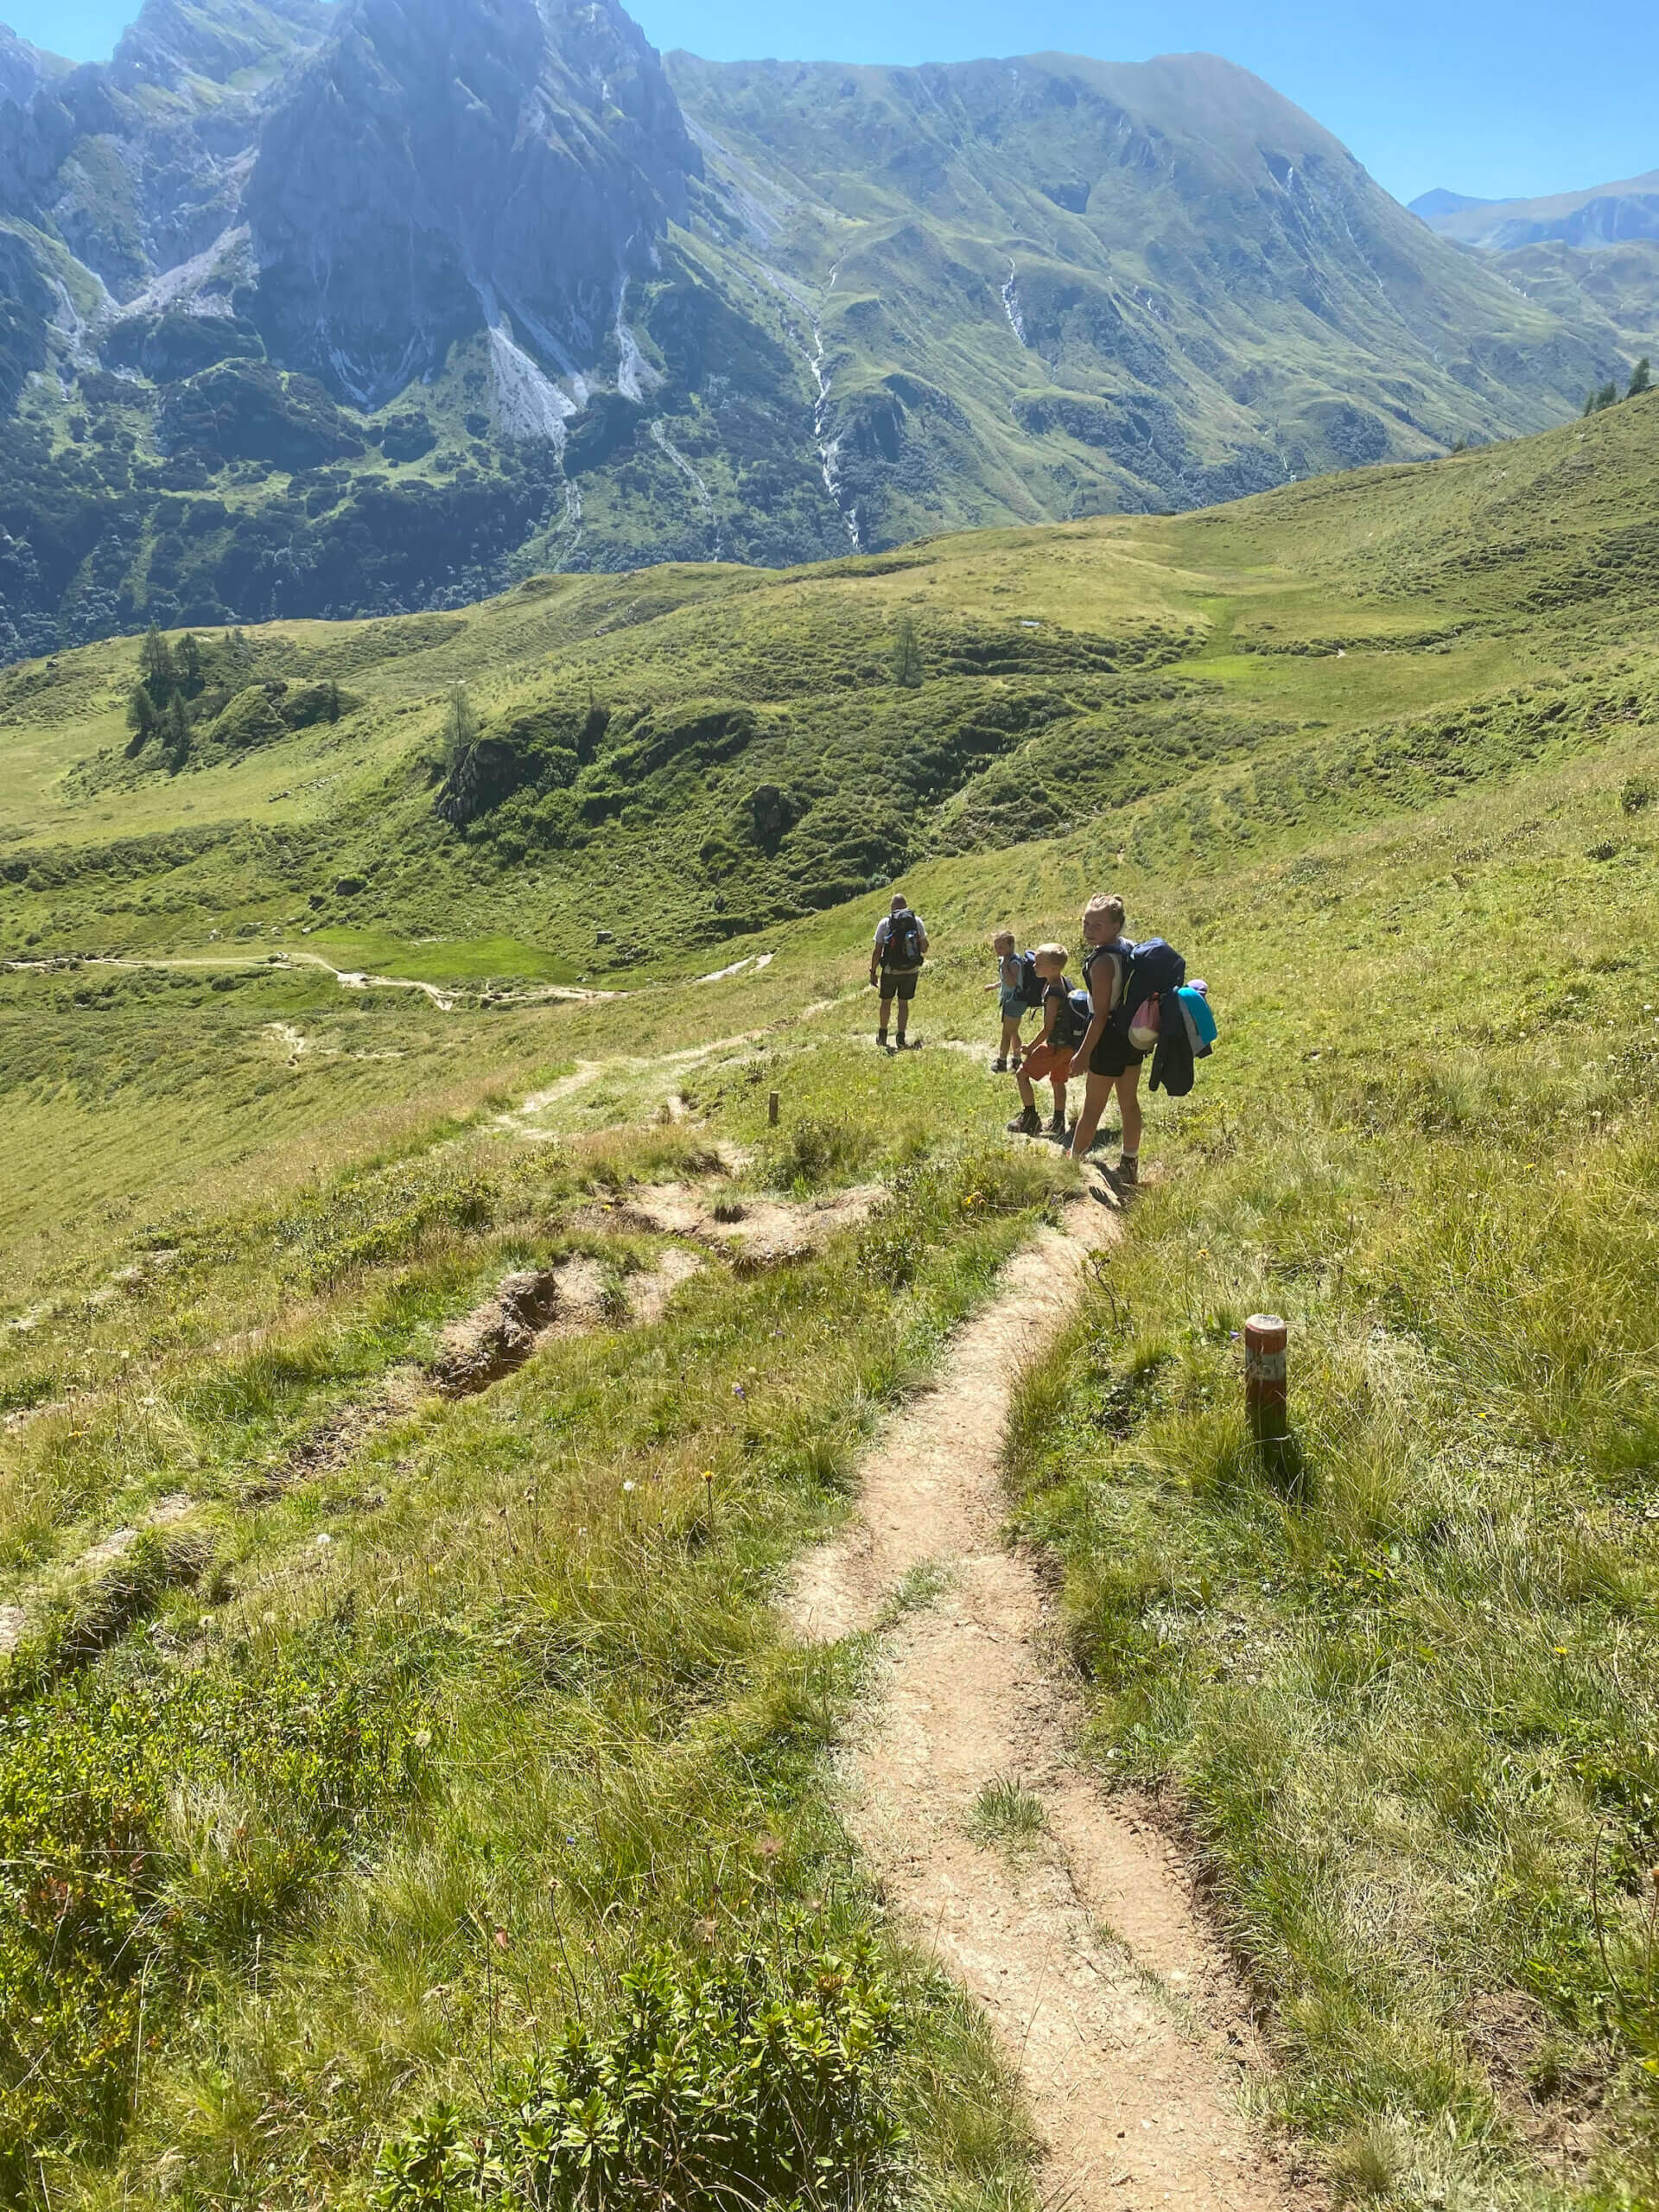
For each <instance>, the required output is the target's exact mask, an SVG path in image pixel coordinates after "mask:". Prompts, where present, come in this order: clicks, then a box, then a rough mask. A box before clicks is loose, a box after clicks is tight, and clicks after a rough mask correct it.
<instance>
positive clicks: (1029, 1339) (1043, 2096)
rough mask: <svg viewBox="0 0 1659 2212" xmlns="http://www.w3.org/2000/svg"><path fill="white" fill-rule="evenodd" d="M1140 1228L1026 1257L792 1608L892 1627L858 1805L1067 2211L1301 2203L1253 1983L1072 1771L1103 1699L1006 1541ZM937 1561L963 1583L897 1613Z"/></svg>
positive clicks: (1253, 2208)
mask: <svg viewBox="0 0 1659 2212" xmlns="http://www.w3.org/2000/svg"><path fill="white" fill-rule="evenodd" d="M1117 1228H1118V1224H1117V1222H1116V1218H1115V1217H1114V1216H1113V1215H1112V1214H1110V1213H1109V1212H1105V1211H1103V1210H1102V1208H1101V1207H1100V1206H1098V1205H1092V1204H1090V1203H1089V1202H1088V1201H1087V1200H1085V1201H1084V1202H1083V1203H1082V1204H1080V1205H1072V1206H1071V1207H1070V1208H1069V1209H1068V1211H1067V1214H1066V1217H1065V1224H1064V1226H1063V1227H1062V1228H1061V1229H1059V1230H1045V1231H1044V1232H1043V1233H1042V1234H1041V1235H1039V1236H1038V1237H1037V1238H1036V1239H1035V1240H1034V1241H1033V1243H1031V1244H1029V1245H1027V1247H1026V1248H1025V1249H1023V1250H1022V1251H1021V1252H1020V1253H1019V1254H1018V1255H1016V1256H1015V1258H1014V1260H1012V1261H1011V1262H1009V1264H1008V1266H1007V1268H1005V1269H1004V1271H1003V1274H1002V1276H1001V1284H1000V1287H999V1290H998V1294H997V1296H996V1298H995V1301H994V1302H993V1303H992V1304H991V1305H990V1306H988V1308H987V1309H986V1310H985V1311H984V1312H983V1313H981V1314H980V1315H979V1316H978V1318H977V1319H975V1320H974V1321H972V1322H970V1323H969V1325H967V1326H965V1327H964V1328H963V1330H962V1331H961V1332H959V1333H958V1335H957V1338H956V1339H955V1342H954V1344H953V1347H952V1349H951V1351H950V1354H949V1357H948V1358H947V1362H946V1364H945V1367H944V1372H943V1374H942V1375H941V1376H940V1379H939V1382H938V1387H937V1388H936V1389H933V1390H931V1391H930V1392H928V1393H927V1394H926V1395H924V1396H922V1397H920V1398H918V1400H917V1401H916V1402H915V1403H914V1404H913V1405H912V1406H910V1407H908V1408H906V1410H905V1411H904V1412H903V1413H901V1414H899V1416H898V1417H897V1418H896V1419H895V1420H894V1421H892V1422H891V1423H890V1424H889V1425H888V1427H887V1429H886V1431H885V1433H883V1435H882V1437H881V1439H880V1441H879V1442H878V1444H877V1445H876V1446H874V1449H873V1451H872V1452H870V1454H869V1456H868V1459H867V1461H866V1463H865V1465H864V1469H863V1478H862V1487H861V1510H860V1516H859V1519H858V1521H857V1522H855V1524H854V1526H853V1527H852V1529H850V1530H849V1532H848V1533H847V1534H845V1535H843V1536H842V1537H840V1538H838V1539H837V1540H836V1541H835V1542H834V1543H832V1544H829V1545H825V1546H823V1547H821V1548H819V1549H817V1551H815V1552H813V1553H811V1554H809V1555H808V1556H807V1558H806V1559H805V1560H803V1561H802V1562H801V1565H800V1567H799V1568H798V1572H797V1574H796V1577H795V1580H794V1582H793V1585H792V1587H791V1592H790V1595H789V1599H788V1600H787V1606H788V1611H789V1615H790V1618H791V1622H792V1624H793V1625H794V1627H795V1628H796V1630H797V1631H798V1633H799V1634H800V1635H801V1636H802V1637H804V1638H806V1639H809V1640H814V1641H830V1640H833V1639H835V1638H836V1637H842V1636H845V1635H848V1634H850V1633H852V1632H854V1631H855V1630H869V1629H873V1628H878V1627H880V1626H881V1624H883V1623H884V1622H886V1623H887V1626H886V1627H885V1629H884V1630H883V1632H882V1634H881V1636H880V1642H879V1645H878V1649H879V1652H880V1669H879V1675H878V1681H877V1684H876V1687H875V1688H874V1691H873V1694H872V1695H871V1697H870V1699H869V1700H868V1704H867V1706H866V1707H865V1710H864V1712H863V1714H862V1716H861V1723H860V1724H859V1725H858V1726H856V1727H855V1735H854V1740H853V1742H852V1744H851V1745H850V1747H849V1750H848V1751H846V1752H845V1753H844V1754H843V1757H842V1780H843V1784H844V1790H845V1796H846V1800H847V1803H846V1808H845V1810H846V1817H847V1819H848V1821H849V1826H850V1827H851V1828H852V1831H853V1833H854V1834H855V1836H856V1837H857V1839H858V1840H859V1842H860V1843H861V1845H862V1847H864V1849H865V1851H866V1852H867V1853H868V1856H869V1858H870V1859H871V1861H872V1863H873V1865H874V1868H875V1870H876V1872H877V1875H878V1878H880V1882H881V1885H882V1887H883V1890H884V1891H885V1893H886V1895H887V1898H888V1900H889V1902H890V1903H891V1904H893V1906H894V1907H895V1908H896V1910H898V1911H899V1914H900V1915H901V1916H903V1918H904V1919H905V1920H906V1921H907V1922H908V1923H909V1924H910V1927H911V1929H912V1934H913V1935H914V1936H915V1937H916V1938H917V1940H918V1942H921V1943H922V1944H923V1945H924V1946H925V1947H926V1948H931V1949H932V1950H933V1951H934V1953H935V1954H936V1955H937V1956H938V1959H939V1960H940V1961H941V1963H942V1964H943V1965H944V1967H946V1968H947V1969H948V1970H949V1971H950V1973H951V1974H953V1975H954V1976H955V1977H956V1979H957V1980H958V1981H959V1982H960V1983H961V1984H962V1985H963V1986H964V1987H965V1988H966V1989H967V1990H969V1992H970V1993H971V1994H972V1995H973V1996H974V1997H975V1998H976V1999H978V2000H979V2002H980V2003H981V2004H982V2005H983V2006H984V2007H985V2008H986V2011H987V2012H988V2016H989V2018H990V2019H991V2021H992V2023H993V2025H994V2027H995V2031H996V2033H997V2035H998V2036H999V2037H1000V2039H1001V2043H1002V2044H1003V2047H1004V2049H1005V2050H1006V2051H1007V2055H1008V2056H1009V2057H1010V2059H1011V2060H1012V2061H1013V2062H1014V2064H1015V2065H1016V2066H1017V2067H1018V2069H1019V2070H1020V2075H1021V2077H1022V2080H1023V2082H1024V2087H1025V2091H1026V2094H1027V2100H1028V2101H1029V2104H1030V2107H1031V2110H1032V2113H1033V2117H1034V2119H1035V2120H1036V2123H1037V2126H1038V2129H1039V2133H1040V2135H1041V2137H1042V2139H1043V2141H1044V2143H1045V2145H1046V2157H1045V2158H1044V2161H1043V2164H1042V2168H1041V2174H1040V2183H1041V2190H1042V2197H1043V2202H1044V2203H1045V2204H1046V2205H1047V2206H1049V2207H1052V2208H1054V2212H1062V2208H1063V2212H1096V2208H1107V2207H1110V2208H1115V2212H1162V2208H1164V2207H1166V2206H1167V2207H1173V2208H1178V2209H1179V2212H1270V2209H1271V2212H1285V2208H1287V2207H1289V2206H1290V2205H1292V2204H1293V2203H1305V2202H1306V2198H1305V2197H1303V2196H1302V2195H1301V2193H1300V2191H1293V2190H1292V2188H1291V2186H1290V2184H1289V2183H1288V2182H1287V2177H1286V2176H1285V2175H1284V2173H1283V2171H1282V2170H1281V2168H1280V2167H1279V2166H1278V2165H1277V2164H1275V2163H1274V2160H1273V2159H1272V2158H1270V2156H1269V2155H1268V2152H1267V2150H1266V2148H1265V2146H1264V2145H1263V2144H1262V2140H1261V2139H1260V2137H1259V2135H1258V2133H1256V2131H1255V2129H1254V2128H1253V2127H1252V2126H1251V2125H1250V2123H1249V2121H1248V2120H1247V2119H1246V2118H1245V2117H1244V2114H1243V2110H1242V2108H1241V2103H1240V2091H1241V2089H1242V2088H1243V2082H1244V2075H1245V2069H1246V2066H1247V2064H1248V2063H1249V2062H1250V2061H1251V2060H1252V2059H1253V2058H1254V2057H1255V2056H1257V2053H1256V2049H1255V2038H1254V2036H1253V2033H1252V2030H1251V2027H1250V2024H1249V2015H1248V2012H1247V2010H1246V2007H1245V2005H1244V2002H1243V1997H1242V1995H1241V1993H1240V1991H1239V1990H1238V1988H1237V1986H1236V1983H1235V1982H1234V1980H1233V1979H1232V1976H1231V1974H1230V1972H1229V1970H1228V1967H1227V1963H1226V1961H1225V1960H1224V1956H1223V1955H1222V1953H1221V1950H1220V1948H1219V1946H1218V1945H1217V1942H1216V1941H1215V1939H1214V1937H1213V1936H1211V1934H1210V1932H1209V1931H1208V1929H1206V1927H1205V1923H1204V1922H1203V1920H1202V1918H1201V1916H1200V1915H1199V1913H1198V1910H1197V1909H1196V1907H1195V1904H1194V1902H1193V1899H1192V1893H1191V1891H1190V1888H1189V1885H1188V1884H1187V1882H1186V1880H1185V1877H1184V1874H1183V1871H1182V1868H1181V1866H1180V1864H1179V1859H1178V1857H1177V1854H1176V1853H1175V1852H1174V1850H1173V1847H1171V1846H1170V1845H1169V1844H1168V1843H1167V1841H1166V1839H1165V1838H1164V1836H1163V1835H1161V1834H1160V1832H1159V1830H1158V1828H1157V1827H1156V1826H1155V1825H1154V1822H1153V1821H1151V1820H1150V1819H1149V1818H1147V1817H1146V1815H1145V1811H1144V1808H1140V1807H1137V1805H1136V1804H1135V1802H1130V1801H1126V1800H1124V1799H1122V1798H1117V1799H1114V1800H1111V1801H1108V1800H1106V1799H1104V1798H1103V1797H1101V1796H1098V1795H1096V1792H1095V1790H1094V1789H1093V1788H1092V1787H1091V1786H1090V1783H1089V1782H1088V1781H1087V1780H1086V1779H1085V1778H1084V1776H1083V1774H1082V1773H1081V1772H1080V1771H1079V1770H1077V1767H1076V1766H1075V1765H1074V1764H1073V1763H1072V1758H1071V1745H1072V1744H1073V1742H1074V1741H1075V1739H1076V1736H1077V1730H1078V1728H1079V1726H1080V1724H1081V1721H1082V1718H1083V1714H1082V1707H1081V1701H1080V1700H1079V1698H1078V1696H1077V1691H1076V1688H1075V1685H1074V1683H1073V1682H1072V1681H1071V1676H1070V1674H1069V1670H1068V1669H1067V1667H1066V1664H1065V1657H1064V1655H1063V1653H1062V1652H1061V1650H1060V1649H1058V1632H1057V1625H1056V1623H1055V1621H1054V1618H1053V1617H1052V1609H1051V1607H1050V1605H1049V1603H1048V1601H1047V1599H1046V1595H1045V1592H1044V1587H1043V1584H1042V1581H1041V1580H1040V1579H1039V1572H1038V1568H1037V1566H1036V1564H1035V1562H1034V1561H1033V1560H1032V1559H1030V1558H1029V1557H1027V1556H1026V1555H1024V1554H1021V1553H1020V1552H1018V1551H1013V1550H1010V1549H1009V1548H1007V1544H1006V1543H1005V1541H1003V1538H1002V1534H1001V1530H1002V1526H1003V1523H1004V1521H1005V1518H1006V1514H1007V1500H1006V1497H1005V1496H1004V1493H1003V1490H1002V1484H1001V1450H1002V1440H1003V1432H1004V1427H1005V1424H1006V1421H1007V1410H1008V1403H1009V1398H1010V1395H1011V1391H1012V1388H1013V1385H1014V1379H1015V1377H1016V1376H1017V1374H1018V1372H1019V1370H1020V1367H1021V1366H1022V1364H1024V1363H1025V1362H1026V1361H1027V1360H1028V1359H1029V1358H1030V1357H1032V1355H1033V1353H1034V1352H1035V1351H1038V1350H1039V1349H1040V1348H1041V1347H1042V1346H1043V1345H1044V1344H1046V1343H1047V1342H1048V1341H1050V1340H1051V1339H1052V1337H1053V1336H1054V1335H1055V1334H1056V1332H1058V1330H1059V1328H1060V1327H1061V1326H1062V1325H1063V1324H1064V1322H1065V1319H1067V1317H1068V1316H1069V1314H1070V1313H1071V1308H1072V1306H1073V1305H1074V1304H1075V1302H1076V1300H1077V1293H1078V1289H1079V1287H1080V1281H1081V1276H1082V1273H1083V1269H1084V1263H1085V1262H1086V1260H1087V1258H1088V1256H1089V1253H1090V1249H1091V1248H1092V1247H1093V1246H1095V1245H1097V1244H1100V1243H1109V1242H1111V1241H1113V1240H1114V1239H1115V1237H1116V1232H1117ZM924 1567H925V1568H931V1570H933V1575H932V1578H931V1580H933V1581H934V1584H935V1586H936V1587H937V1588H938V1592H939V1594H938V1596H937V1597H935V1598H934V1599H933V1600H932V1601H931V1603H924V1604H921V1605H908V1606H906V1605H903V1604H902V1602H901V1604H900V1605H899V1608H898V1609H897V1611H896V1612H895V1608H894V1600H895V1598H901V1596H902V1593H901V1592H900V1586H901V1585H902V1584H903V1582H904V1580H905V1578H906V1575H907V1574H910V1573H912V1570H915V1569H918V1568H924ZM986 1793H989V1795H988V1796H987V1795H986ZM1010 1805H1012V1806H1014V1808H1017V1819H1016V1823H1015V1824H1016V1826H1017V1827H1019V1828H1020V1830H1021V1831H1022V1832H1023V1834H1022V1840H1019V1841H1017V1842H1014V1843H999V1842H997V1841H995V1840H990V1839H989V1838H988V1836H987V1834H986V1832H985V1827H984V1825H983V1813H984V1810H985V1809H986V1808H989V1809H991V1811H992V1812H993V1813H995V1809H996V1808H998V1807H999V1806H1000V1807H1001V1808H1004V1812H1005V1815H1006V1809H1007V1808H1008V1807H1009V1806H1010ZM976 1808H979V1810H980V1812H981V1815H982V1817H981V1820H980V1821H978V1822H976ZM1038 1808H1040V1817H1039V1811H1038ZM976 1827H978V1830H979V1833H978V1834H977V1835H976Z"/></svg>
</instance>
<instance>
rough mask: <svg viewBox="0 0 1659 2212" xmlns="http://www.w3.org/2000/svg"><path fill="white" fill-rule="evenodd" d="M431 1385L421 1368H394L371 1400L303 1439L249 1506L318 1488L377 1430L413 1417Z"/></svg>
mask: <svg viewBox="0 0 1659 2212" xmlns="http://www.w3.org/2000/svg"><path fill="white" fill-rule="evenodd" d="M430 1389H431V1385H430V1383H429V1381H428V1379H427V1377H426V1376H424V1375H423V1374H422V1372H421V1370H419V1368H417V1367H393V1368H391V1369H389V1370H387V1372H386V1373H385V1376H382V1378H381V1381H380V1387H379V1388H378V1389H377V1390H376V1391H375V1392H374V1394H373V1395H372V1397H367V1398H359V1399H356V1400H354V1401H353V1402H352V1403H351V1404H349V1405H344V1406H340V1407H339V1408H336V1409H335V1411H334V1412H333V1413H332V1414H329V1415H328V1417H327V1420H326V1421H320V1422H319V1423H318V1424H317V1426H316V1427H315V1428H314V1429H313V1430H312V1431H311V1432H310V1433H309V1434H308V1436H305V1437H303V1438H302V1440H300V1442H299V1443H298V1444H296V1446H295V1447H294V1449H293V1450H292V1451H291V1452H289V1455H288V1457H287V1458H286V1459H284V1460H283V1462H282V1464H281V1465H279V1466H277V1467H273V1468H272V1470H271V1471H270V1473H269V1474H268V1475H265V1476H264V1477H262V1478H261V1479H260V1480H259V1481H258V1482H257V1483H255V1484H253V1485H252V1486H251V1488H250V1489H249V1490H248V1491H246V1492H245V1494H244V1497H243V1501H242V1502H243V1503H244V1504H245V1505H264V1504H266V1503H269V1501H270V1499H271V1498H273V1497H280V1496H281V1495H282V1493H283V1491H285V1490H289V1489H291V1488H292V1486H293V1485H294V1484H296V1483H307V1482H315V1481H316V1480H317V1478H319V1477H320V1476H322V1475H331V1474H333V1473H334V1471H336V1469H338V1468H340V1467H343V1466H345V1465H346V1462H347V1461H348V1460H350V1459H353V1457H354V1456H355V1454H356V1453H357V1452H359V1450H360V1449H361V1447H362V1446H363V1445H365V1443H366V1442H367V1441H368V1440H369V1438H370V1437H371V1436H372V1435H373V1434H374V1433H376V1431H377V1430H378V1429H382V1428H386V1427H390V1426H391V1423H392V1422H393V1421H401V1420H402V1419H403V1418H404V1415H405V1414H412V1413H413V1412H415V1411H416V1408H417V1407H418V1406H419V1405H420V1403H421V1401H422V1400H423V1398H425V1397H426V1396H427V1395H428V1394H429V1390H430Z"/></svg>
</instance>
